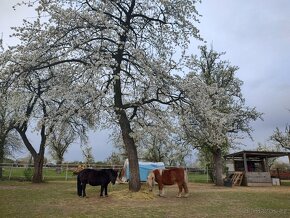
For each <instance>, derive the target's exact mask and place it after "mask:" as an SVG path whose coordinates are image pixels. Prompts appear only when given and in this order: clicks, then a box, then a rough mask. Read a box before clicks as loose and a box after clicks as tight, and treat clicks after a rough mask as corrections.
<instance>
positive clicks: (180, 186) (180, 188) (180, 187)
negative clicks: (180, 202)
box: [176, 184, 182, 198]
mask: <svg viewBox="0 0 290 218" xmlns="http://www.w3.org/2000/svg"><path fill="white" fill-rule="evenodd" d="M178 189H179V192H178V194H177V195H176V197H178V198H180V197H181V192H182V184H178Z"/></svg>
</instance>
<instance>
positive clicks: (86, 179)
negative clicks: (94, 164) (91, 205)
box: [77, 169, 118, 197]
mask: <svg viewBox="0 0 290 218" xmlns="http://www.w3.org/2000/svg"><path fill="white" fill-rule="evenodd" d="M117 176H118V171H116V170H113V169H101V170H94V169H84V170H82V171H80V172H79V174H78V176H77V190H78V195H79V196H80V197H85V196H86V185H87V184H90V185H91V186H97V185H100V186H101V194H100V196H101V197H102V196H103V192H104V190H105V196H108V190H107V188H108V184H109V183H110V182H112V183H113V185H114V184H115V182H116V179H117Z"/></svg>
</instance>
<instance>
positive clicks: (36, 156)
mask: <svg viewBox="0 0 290 218" xmlns="http://www.w3.org/2000/svg"><path fill="white" fill-rule="evenodd" d="M26 129H27V128H24V130H22V129H20V128H16V130H17V131H18V133H19V134H20V136H21V138H22V140H23V142H24V145H25V146H26V148H27V149H28V150H29V152H30V154H31V155H32V157H33V161H34V173H33V177H32V182H33V183H41V182H42V181H43V180H42V179H43V176H42V171H43V162H44V153H45V142H46V135H45V134H44V133H45V127H44V126H43V127H42V129H41V142H40V145H39V153H37V152H36V151H35V149H34V148H33V146H32V144H31V143H30V142H29V140H28V138H27V135H26Z"/></svg>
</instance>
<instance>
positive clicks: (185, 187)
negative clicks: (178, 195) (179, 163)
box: [183, 169, 188, 197]
mask: <svg viewBox="0 0 290 218" xmlns="http://www.w3.org/2000/svg"><path fill="white" fill-rule="evenodd" d="M187 185H188V172H187V170H186V169H184V182H183V188H184V192H185V197H187V196H188V186H187Z"/></svg>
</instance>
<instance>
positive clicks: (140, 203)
mask: <svg viewBox="0 0 290 218" xmlns="http://www.w3.org/2000/svg"><path fill="white" fill-rule="evenodd" d="M75 186H76V184H75V181H67V182H65V181H48V182H45V183H42V184H31V183H29V182H17V181H0V196H1V198H0V214H1V215H0V217H114V218H116V217H277V216H279V218H283V217H290V204H289V202H290V189H289V187H287V186H273V187H255V188H254V187H233V188H227V187H215V186H214V185H212V184H206V183H203V184H201V183H190V184H189V190H190V196H189V197H188V198H180V199H179V198H176V197H175V195H176V192H177V187H176V186H175V185H174V186H168V187H166V189H165V193H166V197H165V198H161V197H158V196H157V195H156V194H157V192H158V190H157V188H156V189H155V190H154V196H153V195H152V194H151V193H149V192H147V188H146V185H145V184H143V185H142V190H141V192H139V193H137V194H140V195H137V194H136V193H134V194H128V193H129V192H128V191H127V190H128V185H127V184H116V185H115V186H112V185H110V187H109V188H110V190H109V197H107V198H100V197H99V190H100V187H99V186H98V187H92V186H88V187H87V195H88V197H87V198H79V197H78V196H77V195H76V187H75ZM140 196H141V197H140Z"/></svg>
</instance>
